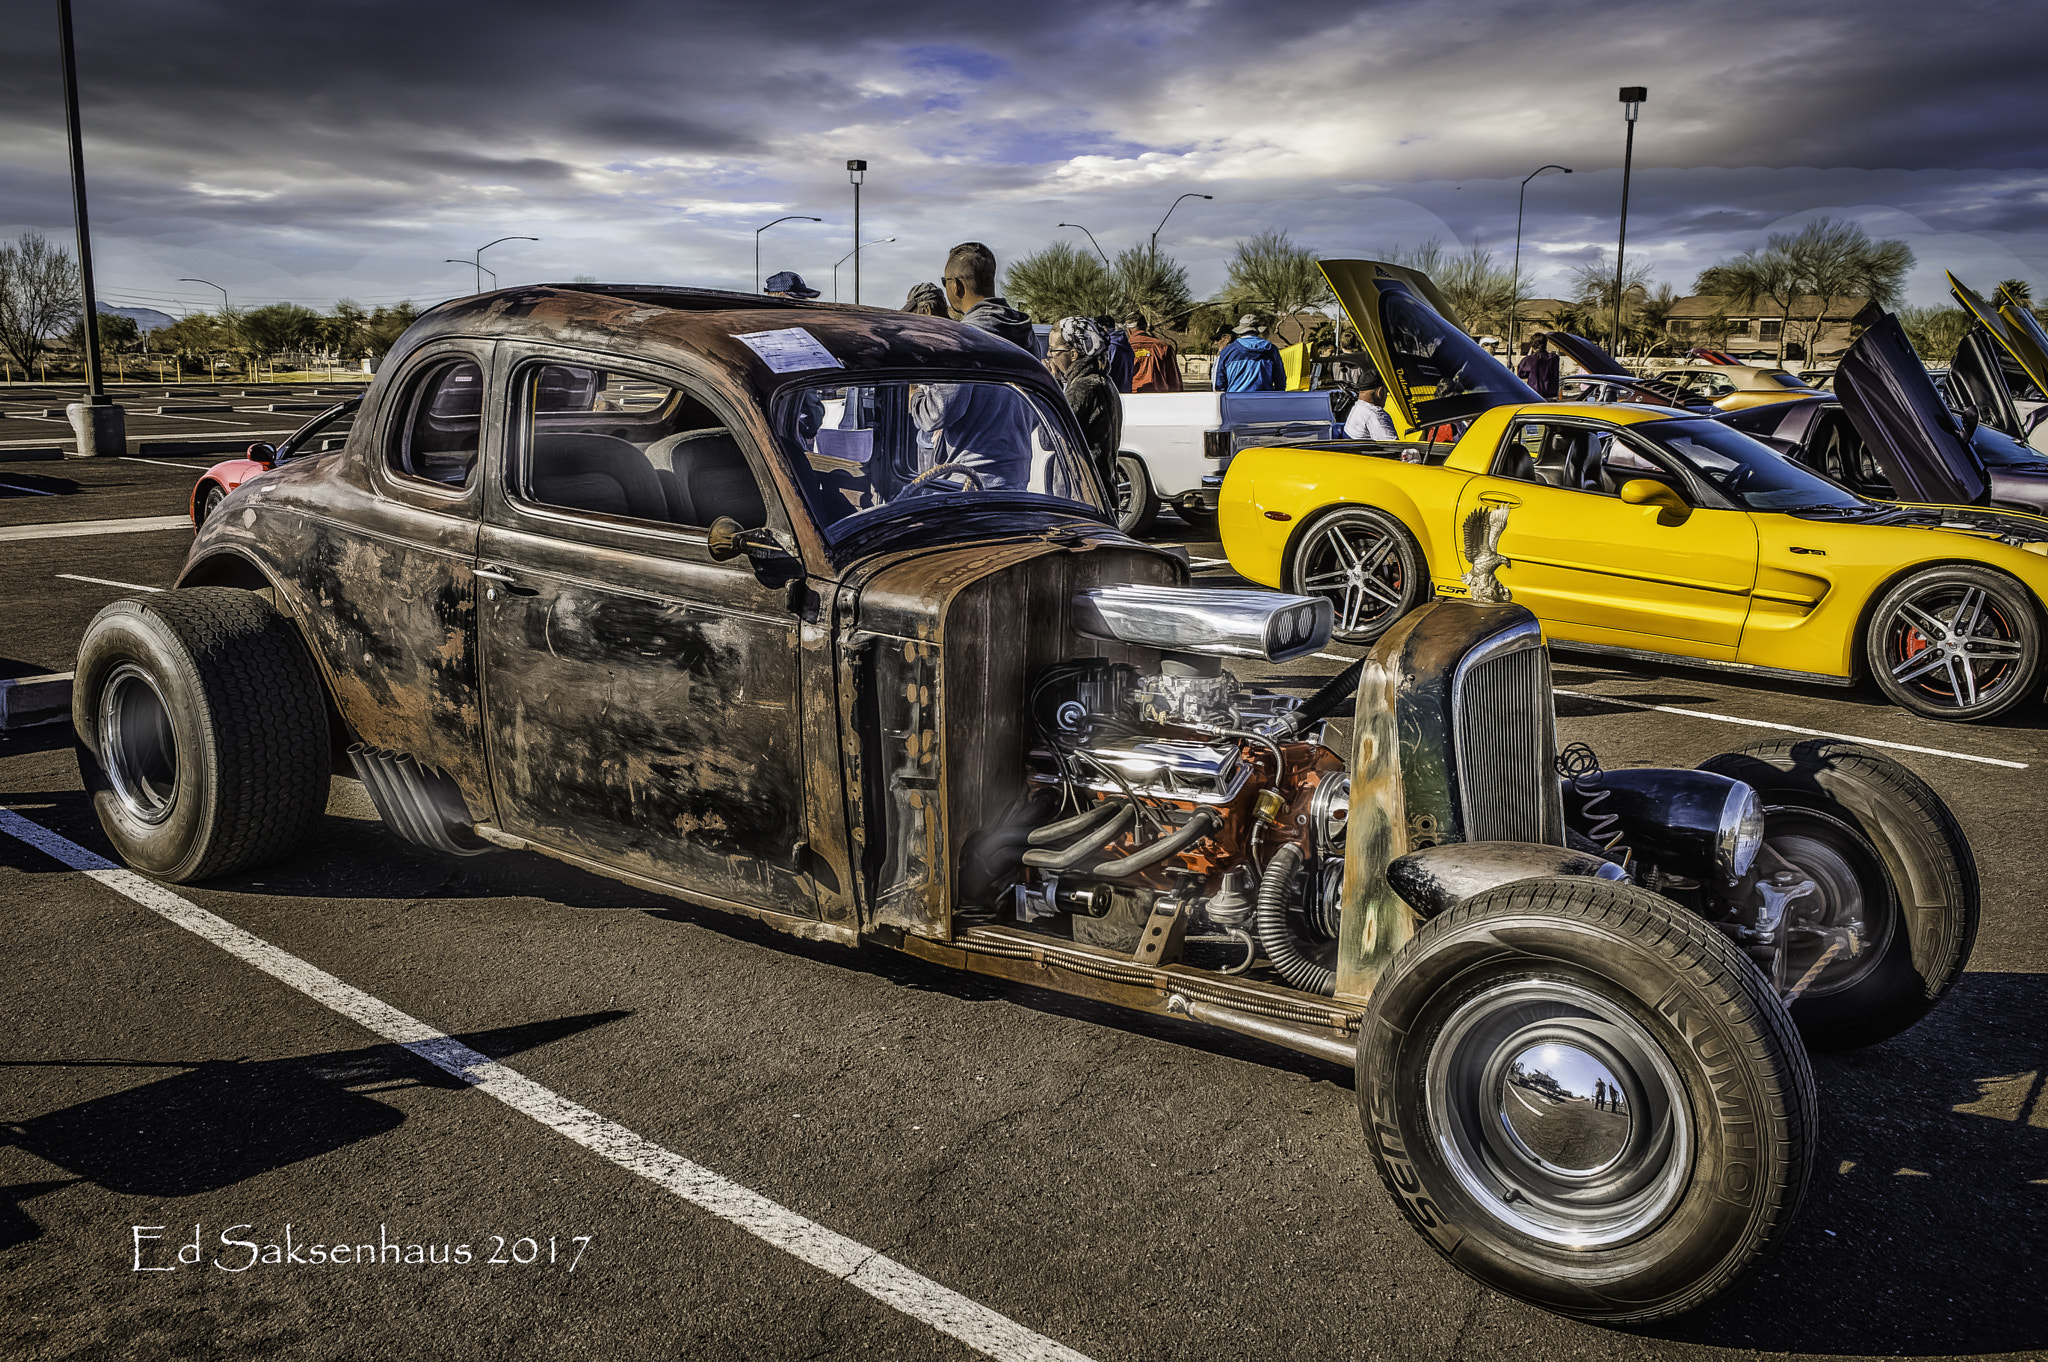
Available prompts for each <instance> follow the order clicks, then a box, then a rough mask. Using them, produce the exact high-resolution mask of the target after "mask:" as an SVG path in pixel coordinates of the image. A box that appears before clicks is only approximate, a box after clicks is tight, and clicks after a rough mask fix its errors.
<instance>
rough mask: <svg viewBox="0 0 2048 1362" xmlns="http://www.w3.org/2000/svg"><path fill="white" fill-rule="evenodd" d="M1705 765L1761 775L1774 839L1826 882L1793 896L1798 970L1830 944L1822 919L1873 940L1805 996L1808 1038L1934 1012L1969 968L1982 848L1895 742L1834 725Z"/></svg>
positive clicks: (1859, 1032)
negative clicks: (1884, 745)
mask: <svg viewBox="0 0 2048 1362" xmlns="http://www.w3.org/2000/svg"><path fill="white" fill-rule="evenodd" d="M1700 769H1701V770H1702V771H1713V772H1716V773H1718V774H1720V775H1724V776H1729V777H1731V778H1733V779H1735V780H1740V781H1743V782H1745V783H1747V784H1749V785H1750V786H1752V787H1754V788H1755V790H1756V792H1757V794H1758V795H1759V796H1760V797H1761V798H1762V800H1763V804H1764V845H1765V846H1766V847H1768V848H1770V849H1771V850H1772V851H1774V852H1776V853H1777V854H1778V855H1780V856H1782V857H1783V858H1784V859H1785V860H1787V861H1789V862H1791V863H1792V865H1793V866H1794V867H1795V868H1796V869H1798V870H1799V871H1801V872H1802V873H1803V874H1804V875H1805V877H1806V878H1808V879H1810V880H1812V881H1813V882H1814V884H1815V885H1816V892H1810V893H1807V894H1805V895H1803V896H1802V897H1800V898H1797V899H1794V900H1792V901H1791V903H1790V905H1789V908H1790V911H1791V913H1792V915H1793V919H1792V927H1793V934H1792V937H1791V961H1790V964H1791V974H1792V977H1793V978H1794V979H1797V978H1799V977H1800V976H1802V975H1804V974H1805V973H1806V972H1807V970H1808V969H1809V968H1811V966H1812V965H1813V964H1814V963H1816V962H1817V961H1818V959H1819V957H1820V952H1821V950H1822V949H1823V945H1822V943H1821V941H1820V939H1819V937H1818V936H1817V935H1816V934H1814V933H1813V932H1812V931H1811V930H1810V929H1827V928H1840V927H1844V926H1849V925H1851V924H1854V925H1855V926H1856V927H1857V929H1858V934H1859V936H1860V937H1861V939H1862V941H1863V943H1864V945H1863V949H1862V950H1861V951H1859V952H1858V953H1857V954H1856V955H1855V956H1853V957H1850V958H1848V959H1846V960H1837V961H1834V962H1832V963H1830V964H1828V965H1826V966H1823V967H1822V970H1821V973H1820V974H1819V975H1818V976H1817V977H1816V978H1815V979H1814V981H1813V983H1812V984H1810V985H1809V986H1808V987H1807V990H1806V992H1805V993H1803V994H1801V995H1800V998H1799V1000H1798V1001H1797V1002H1795V1003H1793V1004H1792V1020H1793V1022H1794V1023H1796V1024H1797V1025H1798V1027H1799V1033H1800V1035H1801V1036H1802V1037H1804V1038H1805V1040H1806V1043H1807V1045H1808V1046H1809V1047H1810V1048H1812V1049H1815V1050H1852V1049H1857V1048H1859V1047H1861V1046H1865V1045H1874V1044H1876V1043H1877V1042H1878V1041H1881V1040H1888V1039H1890V1038H1891V1037H1892V1036H1896V1035H1898V1034H1899V1033H1900V1032H1901V1031H1904V1030H1905V1029H1906V1028H1907V1027H1909V1026H1911V1025H1913V1023H1915V1022H1917V1021H1919V1020H1920V1018H1922V1017H1924V1016H1926V1015H1927V1013H1928V1012H1929V1011H1930V1010H1931V1009H1932V1008H1933V1007H1934V1005H1935V1004H1936V1003H1938V1002H1940V1001H1941V999H1942V997H1943V996H1944V995H1945V994H1946V993H1947V992H1948V991H1949V989H1950V988H1952V987H1954V985H1955V982H1956V980H1957V979H1959V978H1960V977H1962V973H1963V967H1964V966H1965V965H1967V964H1968V963H1969V959H1970V950H1971V947H1972V946H1973V945H1975V943H1976V940H1977V922H1978V917H1979V913H1980V903H1979V891H1978V883H1977V861H1976V857H1975V856H1973V855H1972V854H1971V851H1970V842H1969V839H1968V838H1967V837H1965V836H1964V835H1963V829H1962V825H1961V824H1959V823H1958V822H1957V821H1956V817H1955V815H1954V814H1953V813H1951V812H1949V808H1948V805H1946V804H1944V803H1943V802H1942V799H1941V796H1940V795H1937V794H1936V793H1935V792H1934V791H1933V790H1932V789H1930V788H1929V787H1928V785H1927V782H1925V781H1923V780H1921V779H1920V777H1918V776H1916V775H1914V774H1913V773H1912V772H1911V771H1909V770H1907V769H1906V768H1905V767H1904V766H1901V765H1900V764H1899V763H1898V762H1896V761H1893V760H1892V759H1891V758H1890V757H1887V756H1885V755H1883V754H1882V753H1879V752H1873V751H1871V750H1870V749H1868V748H1864V747H1857V746H1855V745H1854V744H1852V743H1845V742H1833V741H1829V740H1826V739H1808V740H1806V741H1803V742H1765V743H1758V744H1756V745H1755V746H1752V747H1747V748H1744V749H1743V750H1742V751H1740V752H1724V753H1722V754H1721V755H1720V756H1718V757H1713V758H1710V759H1708V760H1707V761H1704V762H1702V763H1701V764H1700ZM1801 929H1809V930H1808V931H1807V932H1806V933H1805V935H1806V938H1807V941H1808V942H1809V943H1810V944H1809V945H1807V946H1805V947H1804V948H1802V942H1801Z"/></svg>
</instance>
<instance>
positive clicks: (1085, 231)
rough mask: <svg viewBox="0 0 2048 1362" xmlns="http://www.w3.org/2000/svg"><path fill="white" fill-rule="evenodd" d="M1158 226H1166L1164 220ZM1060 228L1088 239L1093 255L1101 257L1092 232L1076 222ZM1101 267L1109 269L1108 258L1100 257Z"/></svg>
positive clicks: (1100, 250) (1098, 244)
mask: <svg viewBox="0 0 2048 1362" xmlns="http://www.w3.org/2000/svg"><path fill="white" fill-rule="evenodd" d="M1166 211H1167V212H1169V213H1171V212H1172V211H1173V210H1172V209H1171V208H1169V209H1167V210H1166ZM1159 225H1160V226H1162V227H1164V226H1165V225H1166V223H1165V221H1164V219H1162V220H1161V221H1160V224H1159ZM1060 226H1062V227H1071V228H1073V229H1074V230H1075V231H1077V232H1079V233H1080V234H1081V235H1082V236H1085V237H1087V238H1088V244H1089V245H1090V246H1093V247H1095V253H1096V254H1097V255H1102V246H1101V245H1100V243H1098V242H1097V241H1096V240H1095V233H1093V232H1091V231H1089V230H1088V229H1087V228H1086V227H1083V226H1082V225H1081V224H1080V223H1078V222H1062V223H1061V224H1060ZM1154 239H1155V240H1156V239H1157V234H1156V233H1155V234H1154ZM1102 267H1103V268H1104V269H1108V268H1109V257H1108V256H1106V255H1102Z"/></svg>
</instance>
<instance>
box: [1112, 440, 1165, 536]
mask: <svg viewBox="0 0 2048 1362" xmlns="http://www.w3.org/2000/svg"><path fill="white" fill-rule="evenodd" d="M1115 490H1116V527H1117V528H1118V529H1120V530H1122V531H1123V532H1124V533H1125V534H1128V535H1130V536H1132V537H1133V538H1135V537H1137V536H1138V535H1141V534H1143V533H1145V532H1146V531H1147V530H1149V529H1151V528H1152V522H1153V521H1155V520H1157V519H1158V518H1159V496H1158V494H1157V493H1156V492H1154V491H1153V490H1152V475H1151V474H1150V473H1148V472H1146V471H1145V461H1144V460H1143V459H1141V458H1139V457H1138V456H1137V455H1135V454H1119V455H1117V456H1116V489H1115Z"/></svg>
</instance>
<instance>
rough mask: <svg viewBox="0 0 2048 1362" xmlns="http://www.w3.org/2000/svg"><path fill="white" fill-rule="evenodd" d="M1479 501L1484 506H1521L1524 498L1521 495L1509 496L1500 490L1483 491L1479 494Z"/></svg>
mask: <svg viewBox="0 0 2048 1362" xmlns="http://www.w3.org/2000/svg"><path fill="white" fill-rule="evenodd" d="M1479 503H1480V505H1482V506H1520V505H1521V504H1522V499H1521V498H1520V497H1511V496H1507V495H1504V494H1503V493H1500V492H1481V493H1480V494H1479Z"/></svg>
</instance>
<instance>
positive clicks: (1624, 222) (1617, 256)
mask: <svg viewBox="0 0 2048 1362" xmlns="http://www.w3.org/2000/svg"><path fill="white" fill-rule="evenodd" d="M1649 97H1650V92H1649V90H1648V88H1646V87H1644V86H1641V85H1624V86H1622V87H1621V102H1622V103H1623V104H1624V105H1626V106H1627V116H1628V144H1627V147H1626V149H1625V150H1623V152H1622V153H1621V237H1620V239H1619V240H1618V241H1616V242H1615V245H1614V357H1615V358H1616V359H1620V358H1621V349H1622V345H1621V296H1622V295H1621V289H1622V280H1624V279H1625V278H1627V277H1628V276H1627V275H1625V274H1623V273H1622V269H1621V266H1622V257H1623V254H1624V253H1625V252H1626V251H1627V250H1628V177H1629V171H1630V170H1631V169H1632V168H1633V167H1634V165H1635V159H1636V111H1637V110H1638V109H1641V108H1642V107H1643V102H1644V101H1645V100H1647V99H1648V98H1649Z"/></svg>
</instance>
